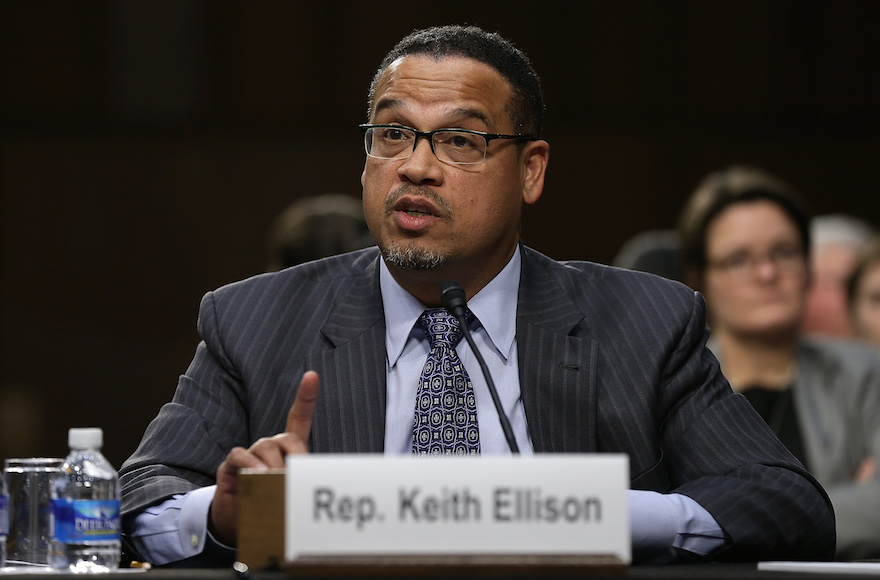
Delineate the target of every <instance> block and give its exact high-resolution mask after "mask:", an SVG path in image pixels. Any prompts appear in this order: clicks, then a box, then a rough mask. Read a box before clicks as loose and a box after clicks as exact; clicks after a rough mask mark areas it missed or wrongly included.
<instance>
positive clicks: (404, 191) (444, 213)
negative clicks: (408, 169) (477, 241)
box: [385, 185, 452, 218]
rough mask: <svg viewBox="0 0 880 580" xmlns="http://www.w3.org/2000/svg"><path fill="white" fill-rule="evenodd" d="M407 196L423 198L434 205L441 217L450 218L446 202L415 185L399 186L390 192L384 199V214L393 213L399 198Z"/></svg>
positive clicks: (450, 214)
mask: <svg viewBox="0 0 880 580" xmlns="http://www.w3.org/2000/svg"><path fill="white" fill-rule="evenodd" d="M407 195H410V196H414V197H423V198H425V199H427V200H428V201H430V202H431V203H432V204H434V206H435V207H436V208H437V209H438V210H439V211H440V215H441V217H445V218H451V217H452V206H450V205H449V202H448V201H446V200H445V199H443V198H442V197H440V195H438V194H437V193H436V192H434V191H432V190H431V189H429V188H427V187H422V186H415V185H401V186H400V187H398V188H397V189H395V190H394V191H393V192H391V194H390V195H389V196H388V197H387V198H386V199H385V213H386V214H391V212H392V211H394V206H395V205H397V202H398V201H400V198H402V197H404V196H407Z"/></svg>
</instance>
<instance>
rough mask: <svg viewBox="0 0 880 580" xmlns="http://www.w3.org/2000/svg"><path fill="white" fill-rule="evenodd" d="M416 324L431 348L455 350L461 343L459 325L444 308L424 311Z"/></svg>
mask: <svg viewBox="0 0 880 580" xmlns="http://www.w3.org/2000/svg"><path fill="white" fill-rule="evenodd" d="M417 324H418V326H419V328H421V329H422V330H423V331H424V333H425V335H426V336H427V337H428V341H429V342H430V345H431V348H434V347H435V346H446V347H448V348H455V347H456V346H457V345H458V343H459V342H461V336H462V333H461V325H460V324H459V322H458V319H457V318H455V317H454V316H452V315H451V314H449V312H448V311H447V310H446V309H445V308H431V309H429V310H425V311H424V312H423V313H422V315H421V316H420V317H419V320H418V322H417Z"/></svg>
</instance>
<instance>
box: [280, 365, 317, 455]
mask: <svg viewBox="0 0 880 580" xmlns="http://www.w3.org/2000/svg"><path fill="white" fill-rule="evenodd" d="M318 386H319V380H318V373H316V372H315V371H306V374H304V375H303V378H302V380H301V381H300V382H299V390H298V391H297V392H296V398H295V399H294V400H293V405H291V407H290V411H289V412H288V413H287V425H286V427H285V428H284V431H285V432H286V433H293V434H294V435H296V436H297V437H299V438H300V439H301V440H302V441H303V442H306V441H308V440H309V434H310V433H311V431H312V414H313V413H314V412H315V404H316V403H317V402H318Z"/></svg>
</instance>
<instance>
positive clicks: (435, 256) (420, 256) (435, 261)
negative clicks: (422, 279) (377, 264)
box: [380, 245, 446, 271]
mask: <svg viewBox="0 0 880 580" xmlns="http://www.w3.org/2000/svg"><path fill="white" fill-rule="evenodd" d="M380 249H381V251H382V257H383V258H384V259H385V263H386V264H388V265H389V266H394V267H396V268H400V269H401V270H417V271H418V270H433V269H435V268H439V267H440V266H442V265H443V264H445V263H446V255H445V254H440V253H439V252H436V251H432V250H429V249H426V248H419V247H412V246H410V247H403V246H399V245H392V246H387V247H384V248H380Z"/></svg>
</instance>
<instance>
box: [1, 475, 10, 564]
mask: <svg viewBox="0 0 880 580" xmlns="http://www.w3.org/2000/svg"><path fill="white" fill-rule="evenodd" d="M8 535H9V490H7V489H6V474H5V473H2V472H0V568H3V567H5V566H6V536H8Z"/></svg>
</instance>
